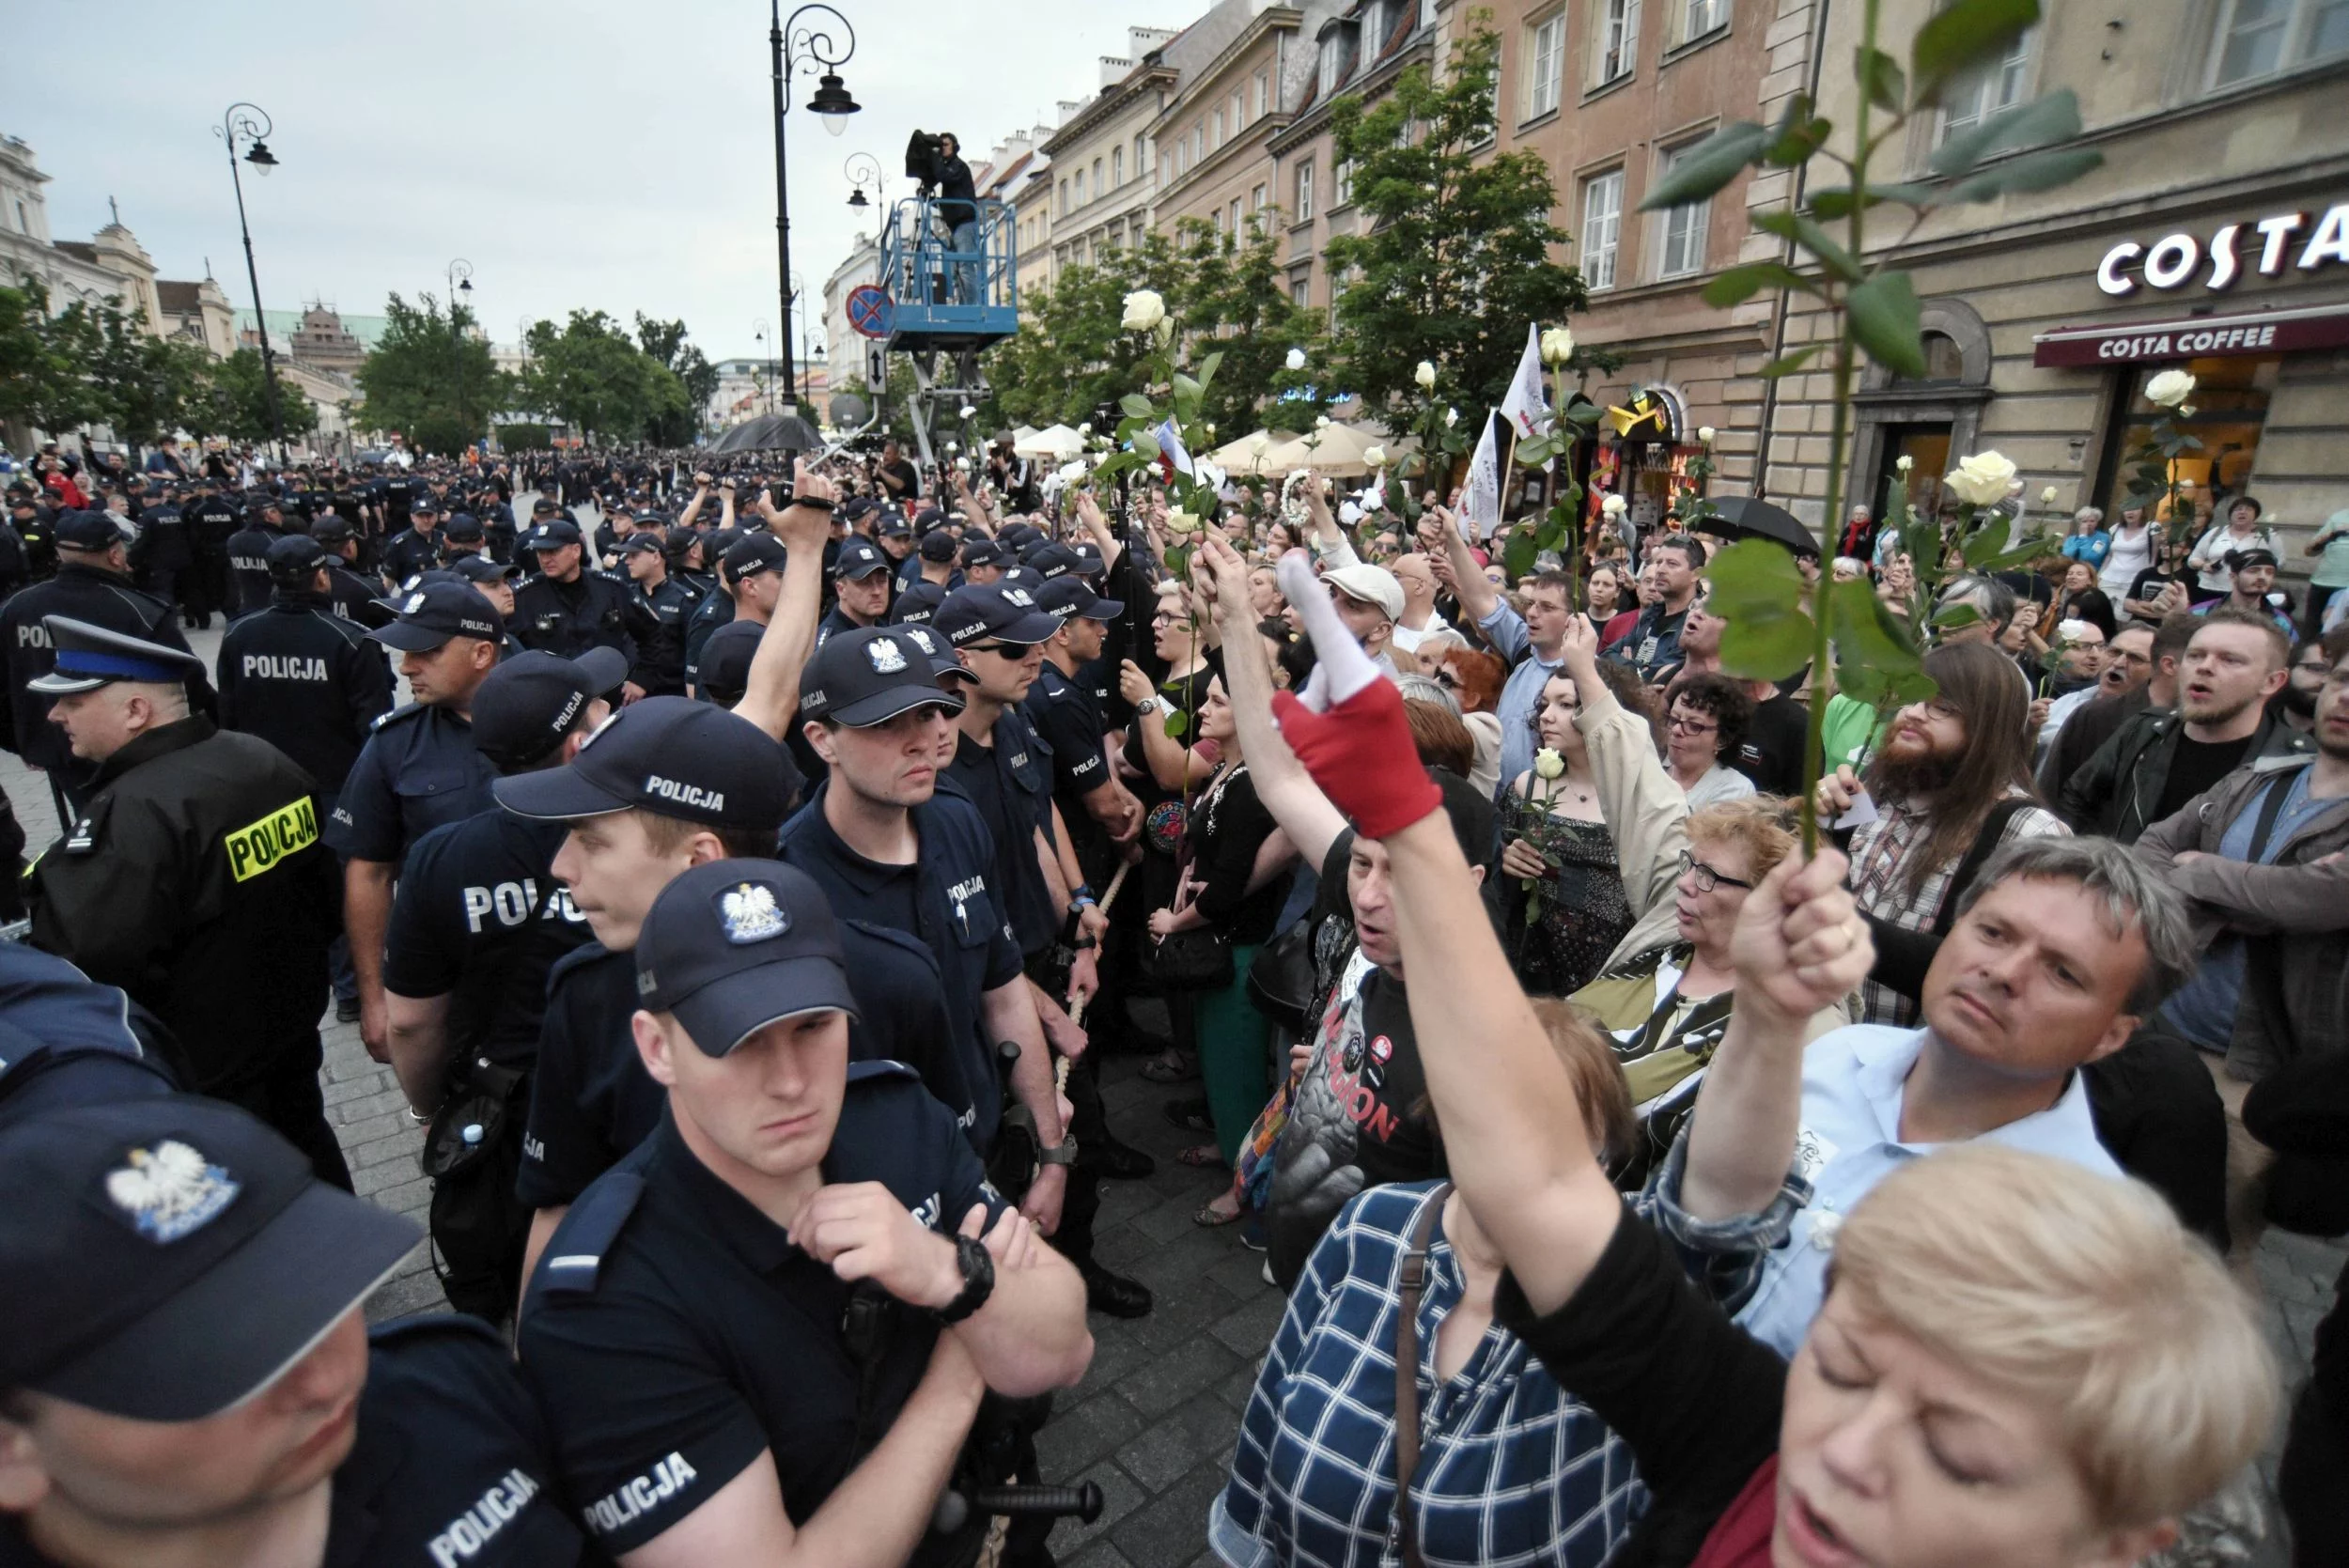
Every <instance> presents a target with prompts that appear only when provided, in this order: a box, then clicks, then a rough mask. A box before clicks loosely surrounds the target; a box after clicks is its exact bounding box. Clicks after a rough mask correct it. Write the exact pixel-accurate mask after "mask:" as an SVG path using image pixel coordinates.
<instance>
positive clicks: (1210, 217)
mask: <svg viewBox="0 0 2349 1568" xmlns="http://www.w3.org/2000/svg"><path fill="white" fill-rule="evenodd" d="M1207 223H1208V225H1209V226H1210V227H1212V228H1213V229H1214V230H1215V232H1216V237H1217V238H1218V239H1221V237H1222V234H1223V209H1221V207H1219V208H1217V209H1215V210H1213V211H1211V212H1209V213H1208V214H1207Z"/></svg>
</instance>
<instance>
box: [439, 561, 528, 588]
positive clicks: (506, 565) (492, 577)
mask: <svg viewBox="0 0 2349 1568" xmlns="http://www.w3.org/2000/svg"><path fill="white" fill-rule="evenodd" d="M448 570H449V571H450V572H451V573H452V574H453V575H455V576H457V577H460V578H462V579H464V580H465V581H466V582H512V581H514V579H516V578H518V577H520V576H521V574H522V569H521V567H518V566H515V565H513V564H512V563H510V562H499V561H492V560H490V558H489V557H488V556H487V555H459V557H457V559H456V560H454V561H451V562H450V563H449V564H448Z"/></svg>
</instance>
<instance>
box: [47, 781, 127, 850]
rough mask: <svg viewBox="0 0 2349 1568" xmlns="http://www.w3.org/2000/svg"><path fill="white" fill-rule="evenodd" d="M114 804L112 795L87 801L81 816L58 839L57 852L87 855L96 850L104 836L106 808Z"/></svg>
mask: <svg viewBox="0 0 2349 1568" xmlns="http://www.w3.org/2000/svg"><path fill="white" fill-rule="evenodd" d="M113 804H114V797H113V796H111V795H101V796H100V797H99V798H98V799H97V800H92V801H91V802H90V803H89V809H88V810H87V811H85V812H84V813H83V814H82V815H81V818H80V819H79V820H78V821H76V822H75V823H74V824H73V826H72V827H71V828H70V829H69V830H68V831H67V832H66V835H65V837H64V838H63V839H61V840H59V841H58V844H57V852H58V853H59V854H62V855H89V854H95V853H96V852H97V850H98V845H99V841H100V840H101V839H102V838H103V837H104V836H105V829H106V810H107V808H108V807H110V806H112V805H113Z"/></svg>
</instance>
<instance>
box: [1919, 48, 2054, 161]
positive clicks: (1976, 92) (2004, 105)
mask: <svg viewBox="0 0 2349 1568" xmlns="http://www.w3.org/2000/svg"><path fill="white" fill-rule="evenodd" d="M2038 39H2039V29H2038V28H2036V27H2026V28H2024V29H2023V33H2022V36H2021V37H2020V38H2018V39H2015V41H2014V42H2013V43H2012V44H2010V45H2008V46H2007V50H2006V53H2005V54H2001V55H1999V57H1998V58H1997V59H1995V60H1984V61H1983V62H1982V63H1981V64H1979V65H1976V66H1973V67H1971V68H1969V69H1968V70H1964V71H1961V72H1959V73H1958V75H1957V77H1956V78H1955V79H1954V80H1952V82H1951V83H1950V84H1949V85H1947V86H1945V87H1943V88H1942V89H1941V130H1940V139H1941V140H1942V141H1945V142H1946V141H1948V140H1949V139H1950V138H1951V137H1952V136H1954V135H1956V134H1957V133H1958V132H1961V131H1966V130H1970V129H1971V128H1973V127H1974V126H1977V125H1980V124H1981V123H1982V122H1983V120H1986V119H1988V118H1989V117H1990V116H1993V115H1995V114H1997V113H1999V111H2000V110H2002V109H2011V108H2013V107H2014V106H2015V104H2017V103H2020V102H2021V101H2023V89H2024V87H2025V86H2026V85H2028V82H2029V78H2030V54H2031V49H2032V47H2033V46H2034V45H2035V44H2036V43H2037V42H2038Z"/></svg>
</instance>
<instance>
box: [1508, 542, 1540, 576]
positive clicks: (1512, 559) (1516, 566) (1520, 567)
mask: <svg viewBox="0 0 2349 1568" xmlns="http://www.w3.org/2000/svg"><path fill="white" fill-rule="evenodd" d="M1541 552H1542V547H1541V546H1540V544H1539V543H1537V542H1536V541H1535V540H1534V537H1533V536H1532V535H1531V534H1529V533H1526V532H1524V531H1523V530H1521V529H1520V530H1519V531H1518V532H1517V533H1515V534H1512V535H1510V536H1509V542H1508V543H1507V544H1506V545H1504V546H1503V547H1501V565H1502V566H1503V567H1506V568H1507V569H1508V572H1509V581H1510V582H1519V581H1522V580H1523V579H1524V578H1525V576H1526V575H1527V574H1528V573H1530V572H1531V571H1532V569H1533V557H1535V556H1536V555H1539V554H1540V553H1541Z"/></svg>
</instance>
